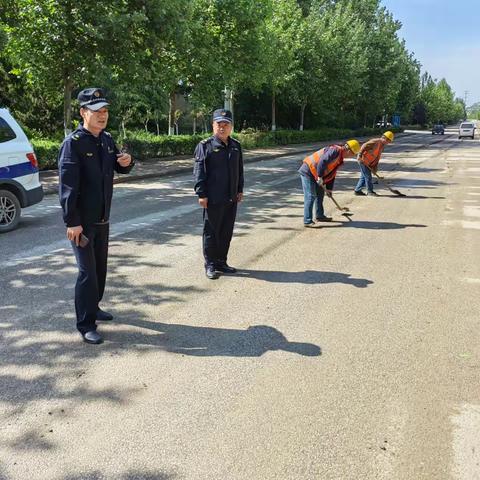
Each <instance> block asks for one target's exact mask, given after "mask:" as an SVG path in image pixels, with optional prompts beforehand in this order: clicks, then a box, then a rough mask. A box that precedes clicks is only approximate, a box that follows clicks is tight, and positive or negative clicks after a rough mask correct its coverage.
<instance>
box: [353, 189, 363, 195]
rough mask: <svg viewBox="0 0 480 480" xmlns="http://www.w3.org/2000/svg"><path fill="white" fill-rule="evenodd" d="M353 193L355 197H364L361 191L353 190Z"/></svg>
mask: <svg viewBox="0 0 480 480" xmlns="http://www.w3.org/2000/svg"><path fill="white" fill-rule="evenodd" d="M353 193H354V194H355V195H360V196H363V197H364V196H365V192H362V190H355V191H354V192H353Z"/></svg>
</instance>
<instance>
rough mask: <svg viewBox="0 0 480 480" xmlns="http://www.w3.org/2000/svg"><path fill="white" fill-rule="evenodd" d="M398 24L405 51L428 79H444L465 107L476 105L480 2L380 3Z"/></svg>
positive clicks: (418, 0)
mask: <svg viewBox="0 0 480 480" xmlns="http://www.w3.org/2000/svg"><path fill="white" fill-rule="evenodd" d="M382 4H383V5H384V6H385V7H387V9H388V10H389V11H390V12H391V13H392V15H393V17H394V18H395V19H396V20H399V21H400V22H401V23H402V28H401V29H400V31H399V32H398V35H399V36H400V37H401V38H404V39H405V42H406V47H407V49H408V50H409V51H410V52H413V53H414V56H415V58H416V59H417V60H418V61H419V62H420V63H421V64H422V73H423V72H425V71H427V72H428V73H429V74H430V75H431V76H432V78H434V79H437V80H440V79H442V78H445V79H446V80H447V82H448V84H449V85H450V86H451V87H452V89H453V90H454V91H455V95H456V96H457V97H461V98H465V91H468V92H469V93H468V95H467V106H470V105H472V104H474V103H475V102H480V35H479V33H480V29H479V25H480V0H457V1H451V0H382Z"/></svg>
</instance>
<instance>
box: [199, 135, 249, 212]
mask: <svg viewBox="0 0 480 480" xmlns="http://www.w3.org/2000/svg"><path fill="white" fill-rule="evenodd" d="M193 176H194V179H195V187H194V188H195V193H196V194H197V195H198V196H199V197H200V198H205V197H207V198H208V204H209V205H211V204H220V203H227V202H236V201H237V195H238V194H239V193H242V192H243V157H242V147H241V146H240V142H238V141H237V140H235V139H233V138H229V139H228V144H227V145H225V144H224V143H223V142H222V141H220V140H219V139H218V138H217V137H215V136H212V137H210V138H207V139H206V140H202V141H201V142H200V143H199V144H198V145H197V148H196V149H195V166H194V169H193Z"/></svg>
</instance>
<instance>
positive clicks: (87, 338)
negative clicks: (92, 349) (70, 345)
mask: <svg viewBox="0 0 480 480" xmlns="http://www.w3.org/2000/svg"><path fill="white" fill-rule="evenodd" d="M82 337H83V341H84V342H86V343H91V344H93V345H100V344H101V343H103V338H102V336H101V335H100V334H98V333H97V332H96V331H95V330H91V331H90V332H85V333H82Z"/></svg>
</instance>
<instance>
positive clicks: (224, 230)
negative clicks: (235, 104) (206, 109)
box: [193, 109, 243, 280]
mask: <svg viewBox="0 0 480 480" xmlns="http://www.w3.org/2000/svg"><path fill="white" fill-rule="evenodd" d="M231 133H232V112H230V111H229V110H224V109H218V110H215V111H214V112H213V135H212V136H211V137H210V138H207V139H206V140H202V141H201V142H200V143H199V144H198V145H197V148H196V149H195V167H194V170H193V175H194V178H195V187H194V188H195V193H196V194H197V195H198V203H199V204H200V206H201V207H202V208H203V256H204V258H205V274H206V275H207V278H209V279H211V280H214V279H217V278H218V275H219V273H235V272H236V269H235V268H233V267H231V266H229V265H228V264H227V255H228V249H229V247H230V241H231V239H232V234H233V226H234V224H235V217H236V214H237V204H238V203H239V202H241V201H242V198H243V158H242V148H241V146H240V143H239V142H238V141H237V140H235V139H233V138H232V137H231V136H230V134H231Z"/></svg>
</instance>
